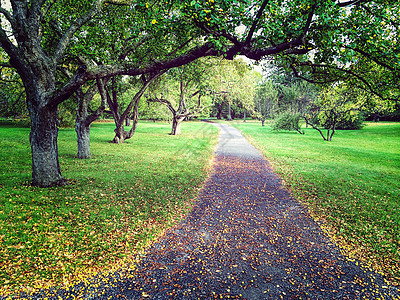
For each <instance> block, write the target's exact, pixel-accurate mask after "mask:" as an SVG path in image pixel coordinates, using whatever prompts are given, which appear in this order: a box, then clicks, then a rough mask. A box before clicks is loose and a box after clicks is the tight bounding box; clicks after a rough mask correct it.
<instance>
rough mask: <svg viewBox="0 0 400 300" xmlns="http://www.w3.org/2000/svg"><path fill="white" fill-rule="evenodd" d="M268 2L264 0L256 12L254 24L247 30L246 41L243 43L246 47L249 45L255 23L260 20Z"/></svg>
mask: <svg viewBox="0 0 400 300" xmlns="http://www.w3.org/2000/svg"><path fill="white" fill-rule="evenodd" d="M268 2H269V0H264V1H263V3H262V4H261V6H260V9H259V10H258V12H257V15H256V17H255V19H254V22H253V24H252V25H251V28H250V30H249V34H248V35H247V38H246V41H245V42H244V43H245V44H246V45H247V46H248V45H250V41H251V39H252V38H253V34H254V31H255V30H256V27H257V23H258V21H259V20H260V18H261V16H262V14H263V12H264V9H265V7H266V6H267V4H268Z"/></svg>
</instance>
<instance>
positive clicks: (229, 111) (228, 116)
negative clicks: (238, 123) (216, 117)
mask: <svg viewBox="0 0 400 300" xmlns="http://www.w3.org/2000/svg"><path fill="white" fill-rule="evenodd" d="M226 119H227V120H228V121H232V115H231V104H230V103H228V115H227V116H226Z"/></svg>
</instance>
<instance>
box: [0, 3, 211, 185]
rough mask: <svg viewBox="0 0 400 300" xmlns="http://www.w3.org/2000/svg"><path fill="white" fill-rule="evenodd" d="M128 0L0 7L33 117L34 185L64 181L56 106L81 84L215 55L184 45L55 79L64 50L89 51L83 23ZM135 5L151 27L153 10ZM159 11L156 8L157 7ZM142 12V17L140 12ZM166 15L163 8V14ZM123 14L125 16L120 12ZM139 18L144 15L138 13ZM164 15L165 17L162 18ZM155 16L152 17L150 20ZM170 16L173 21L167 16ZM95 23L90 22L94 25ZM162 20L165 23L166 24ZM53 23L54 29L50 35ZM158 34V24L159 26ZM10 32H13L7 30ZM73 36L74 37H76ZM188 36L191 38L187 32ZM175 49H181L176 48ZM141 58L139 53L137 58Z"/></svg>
mask: <svg viewBox="0 0 400 300" xmlns="http://www.w3.org/2000/svg"><path fill="white" fill-rule="evenodd" d="M124 2H126V1H117V0H115V1H113V0H93V1H80V2H79V3H75V4H73V5H71V3H70V2H69V1H57V2H55V3H53V2H52V1H29V2H28V1H24V2H21V1H16V0H12V1H11V9H10V10H7V9H6V8H3V7H0V13H1V14H2V15H3V16H4V17H5V19H6V20H7V21H8V23H4V24H3V23H2V27H1V30H0V43H1V47H2V48H3V49H4V51H5V52H6V53H7V55H8V58H7V59H8V62H5V63H4V64H7V65H9V66H11V67H13V68H14V69H15V70H16V72H17V73H18V74H19V76H20V78H21V80H22V82H23V85H24V87H25V93H26V101H27V107H28V109H29V114H30V118H31V133H30V144H31V151H32V184H33V185H38V186H44V187H45V186H52V185H63V184H66V183H67V181H66V180H65V179H64V178H63V176H62V175H61V170H60V165H59V160H58V149H57V136H58V128H57V126H56V123H57V108H58V105H59V104H60V103H62V102H63V101H65V100H66V99H68V98H69V97H70V96H71V95H72V94H73V93H75V92H76V91H77V90H78V89H79V88H80V87H81V86H82V85H83V84H85V83H86V82H88V81H90V80H96V81H97V82H98V84H99V85H101V83H100V81H101V80H102V79H101V78H104V77H108V76H115V75H124V74H125V75H131V76H136V75H141V74H147V73H152V72H153V73H154V72H155V71H157V70H163V69H168V68H171V67H175V66H180V65H183V64H185V63H188V62H190V61H193V60H195V59H196V58H198V57H201V56H207V55H215V54H216V51H214V50H213V48H212V46H211V45H209V44H205V45H196V46H195V47H194V48H191V49H187V48H185V47H184V44H183V45H181V48H177V49H175V51H171V53H170V56H169V57H168V58H167V59H166V60H165V61H161V62H160V61H150V60H145V62H144V63H143V64H140V65H138V64H137V61H136V64H135V62H131V63H127V64H121V63H120V64H116V63H115V64H112V65H85V64H83V65H80V66H79V67H78V68H77V69H76V71H75V72H74V75H73V77H72V78H71V79H70V80H67V81H66V82H64V83H63V84H61V85H60V84H58V82H57V68H58V67H59V66H60V65H61V64H62V62H63V59H64V58H65V56H66V53H67V50H68V49H70V48H74V49H75V50H76V51H77V52H78V53H80V52H89V49H87V48H86V47H85V44H84V42H85V39H84V38H81V39H76V37H77V36H78V35H79V36H81V37H84V36H85V34H87V33H88V32H90V30H91V28H90V27H85V26H86V24H87V23H88V22H89V21H95V20H96V19H95V16H96V15H97V14H99V13H100V11H101V8H102V7H103V6H104V5H106V4H116V5H121V4H124ZM132 9H133V10H135V11H138V12H145V13H146V14H145V15H146V19H147V18H148V17H150V20H148V22H147V23H146V26H147V27H149V28H151V25H154V24H152V21H151V17H152V12H150V11H149V13H148V12H147V11H145V10H146V3H145V2H137V3H136V4H135V7H132ZM158 12H159V11H158ZM61 16H62V17H63V18H61ZM142 16H144V15H143V14H142ZM161 16H162V17H164V16H165V13H164V14H162V15H161ZM118 19H119V20H122V19H124V18H123V15H120V16H119V17H118ZM142 19H143V17H142ZM164 19H166V20H167V18H166V17H165V18H164ZM153 20H155V19H153ZM169 20H170V21H171V22H172V21H175V20H172V19H171V18H169ZM92 25H93V24H92ZM165 25H167V24H164V25H163V26H164V27H165ZM54 27H56V28H57V31H58V33H57V34H54V30H50V28H54ZM157 28H158V29H159V30H158V31H159V33H163V32H162V30H161V29H162V28H161V27H160V26H157ZM9 30H10V31H11V33H12V34H11V37H10V35H9V34H8V33H7V32H8V31H9ZM74 38H75V39H74ZM189 38H190V37H189ZM178 50H179V51H178ZM138 59H140V58H138Z"/></svg>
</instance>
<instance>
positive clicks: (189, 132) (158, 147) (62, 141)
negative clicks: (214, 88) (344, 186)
mask: <svg viewBox="0 0 400 300" xmlns="http://www.w3.org/2000/svg"><path fill="white" fill-rule="evenodd" d="M170 126H171V125H170V124H166V123H148V122H140V123H139V125H138V129H137V133H136V134H135V136H134V137H133V138H132V139H130V140H128V141H127V142H126V143H124V144H121V145H115V144H111V143H109V141H110V140H112V138H113V129H114V127H113V124H112V123H96V124H94V125H93V126H92V130H91V151H92V159H90V160H79V159H77V158H76V135H75V132H74V129H62V130H60V133H59V155H60V164H61V169H62V173H63V175H64V176H65V177H66V178H67V179H68V180H70V181H71V185H69V186H66V187H56V188H47V189H40V188H36V187H31V186H30V185H29V180H30V178H31V159H30V146H29V142H28V141H29V129H28V128H21V127H14V126H11V125H6V124H4V123H3V124H0V149H1V150H0V257H1V260H0V295H2V294H6V293H10V292H12V291H15V290H20V291H21V290H28V291H32V290H34V289H35V288H40V287H45V286H51V285H59V284H62V283H63V284H65V285H67V286H68V285H69V284H72V283H73V282H74V281H76V280H81V279H84V278H85V277H87V276H90V275H91V274H95V273H98V272H99V271H102V272H103V271H106V270H113V269H116V268H119V267H121V266H123V265H124V264H126V263H129V262H132V261H134V260H135V258H136V256H135V254H138V253H140V251H141V250H142V249H144V248H145V247H146V246H147V245H148V244H149V243H151V241H152V240H154V239H155V238H156V237H157V236H159V235H160V234H161V233H162V232H163V231H164V230H165V228H167V227H168V226H171V225H172V224H173V223H175V222H176V221H177V220H179V219H180V218H181V217H182V216H183V215H184V214H185V213H186V212H187V210H188V209H189V208H190V205H191V203H192V200H193V199H194V197H195V196H196V194H197V192H198V189H199V187H201V186H202V184H203V182H204V180H205V179H206V177H207V175H208V174H207V173H208V172H209V171H210V169H211V168H210V167H211V158H212V153H213V149H214V146H215V144H216V141H217V135H218V132H217V129H216V128H215V127H214V126H211V125H209V124H205V123H201V122H190V123H185V124H183V125H182V132H183V133H182V135H181V136H170V135H168V133H169V132H170V130H171V129H170Z"/></svg>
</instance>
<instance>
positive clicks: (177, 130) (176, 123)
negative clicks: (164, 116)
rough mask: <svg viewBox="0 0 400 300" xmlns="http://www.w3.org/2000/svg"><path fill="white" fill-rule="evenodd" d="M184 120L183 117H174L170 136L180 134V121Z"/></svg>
mask: <svg viewBox="0 0 400 300" xmlns="http://www.w3.org/2000/svg"><path fill="white" fill-rule="evenodd" d="M184 119H185V117H175V116H174V120H173V121H172V131H171V133H170V134H171V135H179V134H181V124H182V121H183V120H184Z"/></svg>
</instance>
